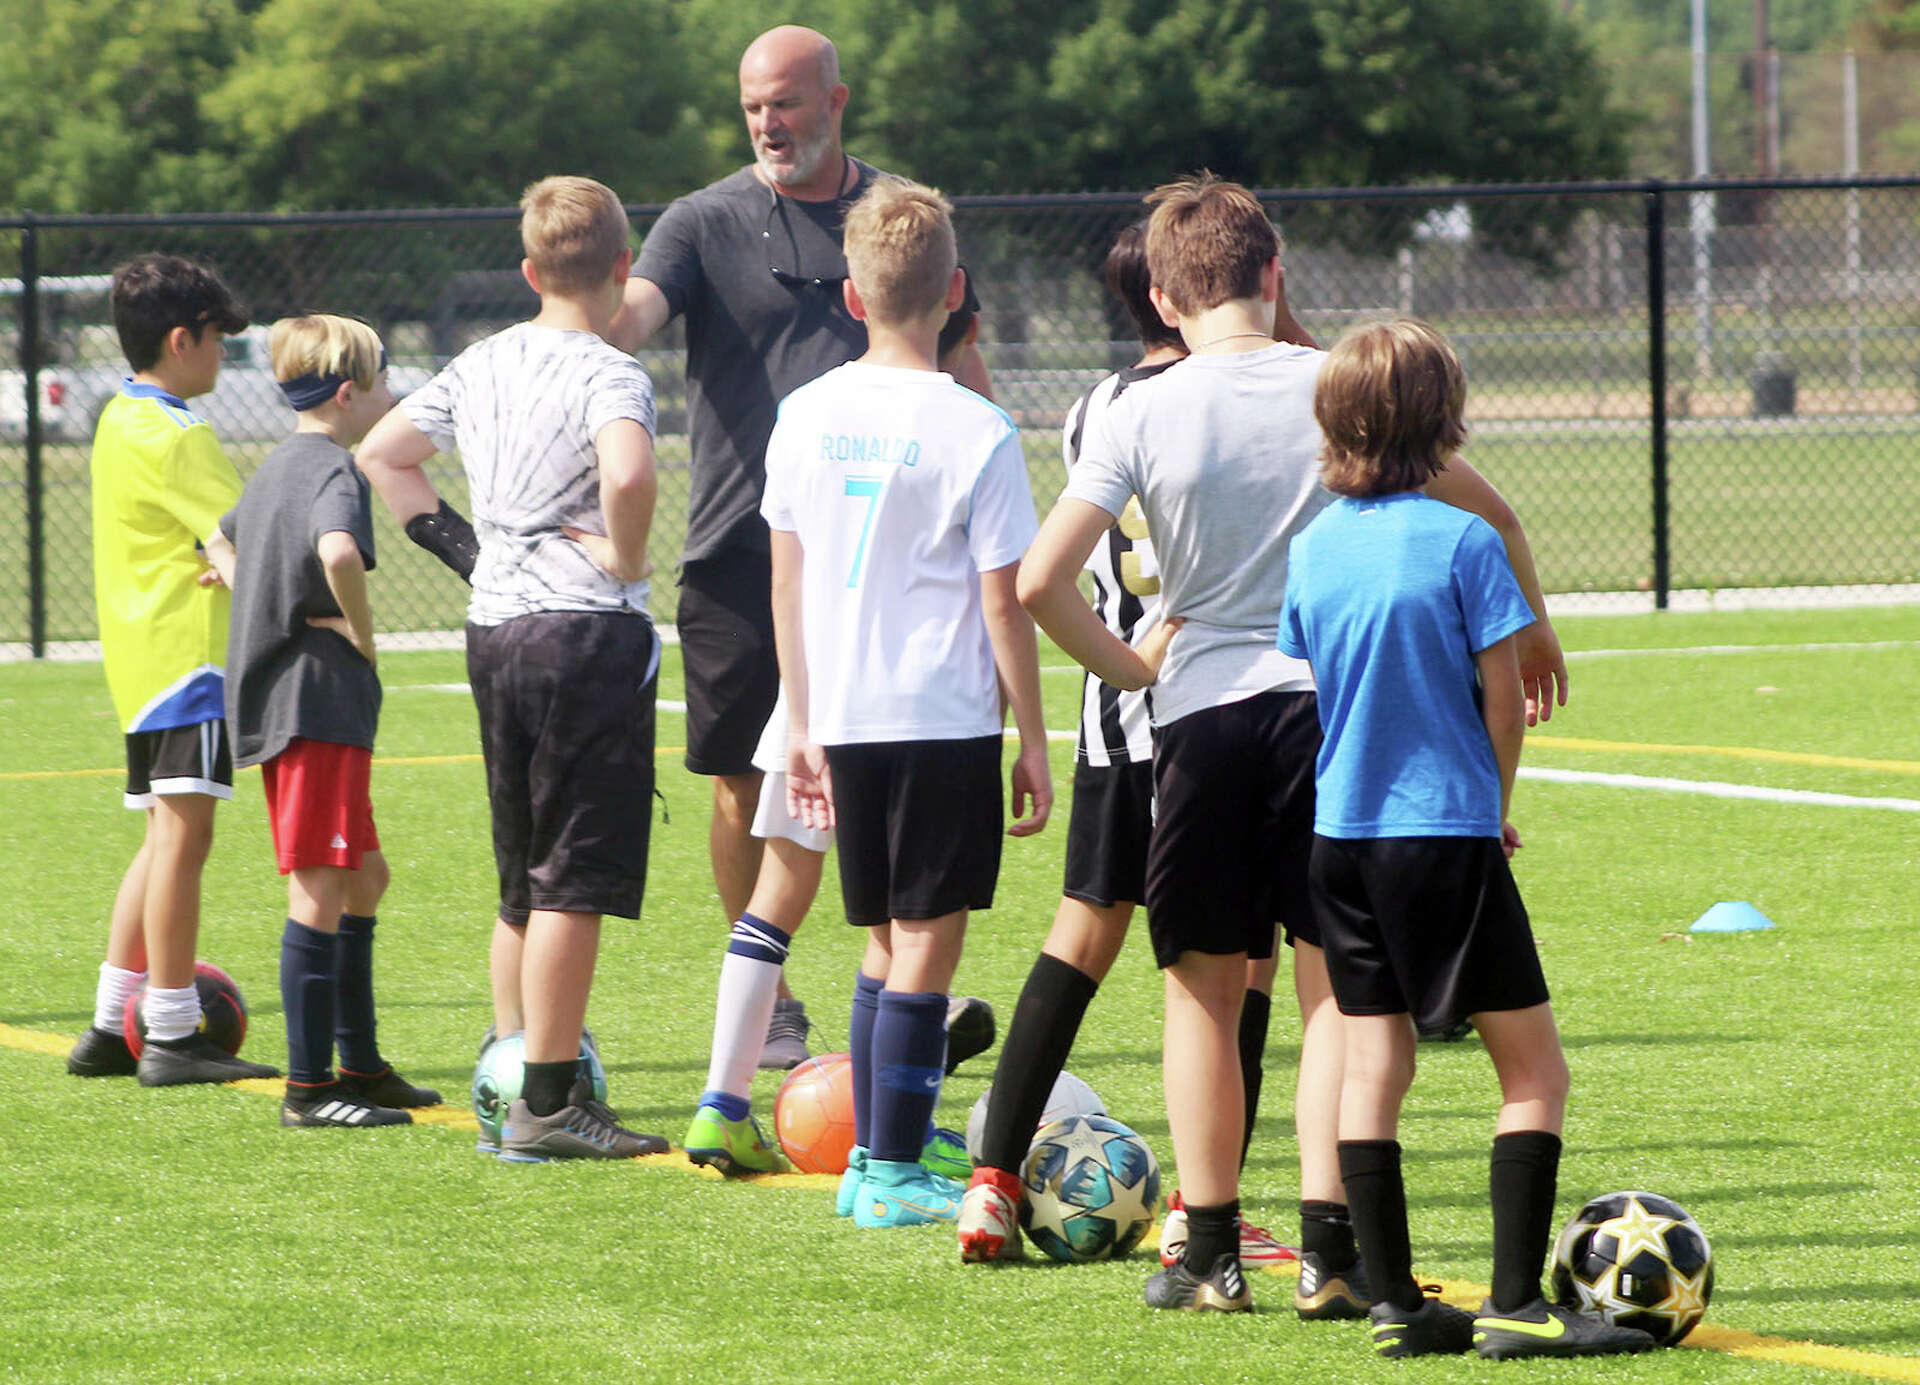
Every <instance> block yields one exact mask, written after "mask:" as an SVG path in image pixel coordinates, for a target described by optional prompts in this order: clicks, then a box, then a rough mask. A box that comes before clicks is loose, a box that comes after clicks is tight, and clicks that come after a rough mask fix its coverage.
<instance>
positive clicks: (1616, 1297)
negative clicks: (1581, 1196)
mask: <svg viewBox="0 0 1920 1385" xmlns="http://www.w3.org/2000/svg"><path fill="white" fill-rule="evenodd" d="M1553 1297H1554V1300H1555V1302H1558V1303H1562V1304H1565V1305H1566V1306H1567V1307H1569V1308H1577V1309H1578V1310H1580V1311H1581V1312H1583V1313H1591V1314H1593V1315H1594V1316H1595V1317H1598V1318H1602V1319H1604V1320H1605V1321H1607V1322H1610V1323H1613V1324H1615V1325H1617V1326H1620V1327H1637V1328H1639V1329H1640V1330H1641V1331H1642V1332H1647V1333H1651V1334H1652V1336H1653V1339H1654V1340H1655V1341H1656V1342H1658V1343H1659V1344H1660V1345H1661V1346H1672V1345H1674V1344H1675V1343H1676V1342H1678V1341H1680V1339H1681V1338H1683V1337H1685V1336H1686V1335H1687V1334H1688V1333H1689V1332H1691V1331H1693V1328H1694V1324H1696V1323H1698V1322H1699V1321H1700V1319H1701V1318H1702V1317H1704V1316H1705V1315H1706V1311H1707V1301H1708V1300H1709V1299H1711V1298H1712V1297H1713V1248H1712V1247H1711V1246H1710V1245H1708V1244H1707V1233H1706V1232H1704V1231H1702V1230H1701V1229H1700V1223H1698V1222H1696V1221H1695V1220H1694V1219H1693V1218H1692V1217H1690V1216H1688V1215H1687V1209H1686V1208H1684V1207H1682V1206H1681V1205H1680V1204H1679V1203H1677V1202H1674V1201H1672V1200H1671V1199H1669V1198H1664V1197H1660V1196H1659V1195H1658V1194H1655V1193H1608V1194H1606V1195H1605V1196H1604V1197H1597V1198H1595V1199H1594V1200H1593V1201H1591V1202H1589V1203H1588V1204H1587V1205H1586V1206H1585V1207H1582V1208H1581V1209H1580V1212H1579V1215H1577V1216H1576V1217H1574V1219H1573V1220H1572V1221H1570V1222H1568V1223H1567V1226H1566V1230H1564V1231H1562V1232H1561V1233H1560V1239H1559V1240H1558V1241H1557V1242H1556V1243H1555V1244H1554V1248H1553Z"/></svg>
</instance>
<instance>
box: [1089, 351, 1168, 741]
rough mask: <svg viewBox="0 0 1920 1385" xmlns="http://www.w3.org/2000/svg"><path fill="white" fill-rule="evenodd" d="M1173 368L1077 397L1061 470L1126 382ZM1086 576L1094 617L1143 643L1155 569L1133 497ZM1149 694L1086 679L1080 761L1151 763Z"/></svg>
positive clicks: (1148, 371)
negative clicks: (1091, 587)
mask: <svg viewBox="0 0 1920 1385" xmlns="http://www.w3.org/2000/svg"><path fill="white" fill-rule="evenodd" d="M1177 364H1179V363H1178V362H1177V361H1168V362H1164V363H1162V364H1160V365H1150V366H1129V367H1128V368H1127V369H1125V370H1122V371H1118V372H1116V373H1115V374H1112V375H1109V376H1108V377H1107V378H1106V379H1104V380H1102V381H1101V382H1100V383H1099V384H1097V385H1095V386H1094V387H1093V388H1092V389H1090V390H1088V391H1087V392H1086V393H1085V394H1083V395H1081V396H1080V398H1079V399H1078V400H1076V401H1075V402H1074V405H1073V407H1072V408H1071V409H1069V410H1068V411H1067V421H1066V423H1065V425H1064V426H1063V427H1062V428H1061V431H1060V452H1061V455H1062V456H1064V457H1065V458H1066V462H1067V466H1068V467H1069V468H1071V467H1072V466H1073V464H1074V462H1075V460H1076V459H1077V458H1078V457H1079V456H1080V444H1081V441H1082V439H1084V438H1085V437H1086V436H1087V433H1088V431H1089V429H1091V428H1092V427H1094V426H1096V425H1097V424H1098V422H1099V419H1100V416H1101V414H1102V413H1104V412H1105V410H1106V409H1107V408H1108V406H1109V405H1111V404H1112V403H1113V401H1114V400H1115V399H1117V398H1119V397H1120V395H1121V394H1123V393H1124V392H1125V391H1126V389H1127V387H1128V386H1129V385H1137V384H1139V383H1140V381H1142V380H1150V379H1152V378H1153V377H1154V376H1156V375H1158V374H1160V373H1161V372H1162V371H1164V370H1165V369H1167V367H1168V366H1169V365H1177ZM1087 572H1088V573H1090V574H1091V575H1092V577H1093V609H1094V613H1095V614H1096V615H1098V616H1099V617H1100V619H1101V620H1102V621H1103V622H1104V623H1105V624H1106V627H1107V628H1108V629H1109V630H1111V631H1113V633H1114V634H1116V635H1118V636H1119V637H1120V638H1121V639H1123V640H1125V641H1126V642H1127V643H1128V644H1136V643H1138V642H1139V641H1140V640H1141V639H1144V638H1145V637H1146V633H1147V632H1148V631H1149V630H1151V629H1152V628H1153V625H1154V622H1155V620H1157V619H1158V618H1159V614H1160V569H1159V567H1158V565H1157V564H1156V563H1155V561H1154V555H1153V543H1152V541H1151V540H1149V539H1148V538H1147V523H1146V517H1145V516H1144V515H1143V514H1142V513H1141V511H1140V500H1139V497H1137V496H1136V497H1134V498H1132V499H1130V500H1128V501H1127V508H1126V512H1125V513H1124V514H1123V515H1121V517H1120V521H1119V523H1117V524H1115V525H1114V526H1113V527H1112V528H1111V529H1109V530H1107V532H1106V533H1105V534H1104V535H1103V536H1102V537H1101V539H1100V542H1099V543H1097V544H1095V545H1094V548H1093V552H1092V553H1091V554H1090V555H1089V556H1088V558H1087ZM1152 697H1153V690H1152V689H1151V688H1143V689H1141V690H1140V691H1138V692H1121V691H1120V690H1119V689H1118V688H1114V687H1110V686H1109V685H1107V684H1106V683H1103V682H1101V681H1100V680H1099V679H1098V678H1095V677H1094V676H1093V675H1092V674H1090V673H1089V674H1087V675H1086V679H1085V682H1084V684H1083V685H1082V687H1081V691H1080V750H1079V755H1080V759H1081V760H1082V762H1084V763H1086V764H1089V765H1124V764H1130V763H1134V762H1145V761H1148V760H1151V759H1152V758H1153V732H1152V719H1151V716H1150V714H1149V713H1150V708H1151V706H1152V701H1151V699H1152Z"/></svg>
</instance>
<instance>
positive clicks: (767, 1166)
mask: <svg viewBox="0 0 1920 1385" xmlns="http://www.w3.org/2000/svg"><path fill="white" fill-rule="evenodd" d="M681 1143H682V1144H684V1145H685V1146H686V1150H687V1158H689V1159H691V1160H693V1162H694V1163H696V1164H704V1165H706V1166H707V1167H708V1168H712V1169H718V1170H719V1171H720V1172H721V1173H723V1174H727V1175H729V1176H731V1177H736V1178H737V1177H740V1176H741V1175H744V1174H750V1173H779V1172H780V1171H781V1170H782V1169H784V1168H786V1166H787V1161H786V1160H784V1159H782V1158H781V1157H780V1154H779V1151H777V1150H774V1149H769V1148H768V1147H767V1141H766V1137H765V1136H764V1135H762V1134H761V1133H760V1124H759V1122H758V1121H756V1120H754V1118H753V1117H752V1116H742V1117H741V1118H740V1119H739V1120H737V1121H735V1120H728V1119H727V1118H726V1117H725V1116H724V1115H722V1114H721V1113H720V1108H719V1107H718V1106H702V1107H701V1108H700V1109H699V1110H697V1111H695V1112H694V1113H693V1124H692V1125H689V1126H688V1127H687V1138H686V1139H685V1140H683V1141H682V1142H681Z"/></svg>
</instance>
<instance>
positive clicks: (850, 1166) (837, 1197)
mask: <svg viewBox="0 0 1920 1385" xmlns="http://www.w3.org/2000/svg"><path fill="white" fill-rule="evenodd" d="M866 1176H867V1147H866V1146H865V1145H855V1146H854V1147H853V1148H852V1149H850V1150H848V1151H847V1171H846V1172H845V1173H843V1174H841V1175H840V1186H839V1187H838V1188H837V1189H835V1190H834V1194H833V1214H834V1215H835V1216H836V1217H850V1216H852V1215H853V1208H854V1204H855V1203H856V1202H858V1201H859V1198H860V1180H861V1179H863V1178H865V1177H866Z"/></svg>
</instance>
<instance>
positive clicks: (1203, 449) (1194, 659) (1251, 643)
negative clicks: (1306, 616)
mask: <svg viewBox="0 0 1920 1385" xmlns="http://www.w3.org/2000/svg"><path fill="white" fill-rule="evenodd" d="M1325 359H1326V356H1325V353H1323V352H1320V351H1313V350H1309V349H1308V348H1306V347H1301V346H1289V345H1286V344H1284V343H1282V344H1276V345H1274V346H1270V347H1266V348H1264V349H1262V350H1259V351H1249V352H1246V353H1244V354H1237V355H1226V356H1204V355H1203V356H1190V357H1188V358H1187V359H1186V360H1184V361H1182V362H1180V363H1179V364H1178V365H1175V366H1173V367H1172V368H1171V369H1169V370H1167V371H1166V372H1165V373H1164V374H1161V375H1158V376H1155V377H1154V378H1153V379H1151V380H1143V381H1141V382H1140V383H1139V384H1137V385H1134V386H1133V387H1132V388H1131V389H1129V390H1128V391H1127V392H1126V393H1125V394H1123V395H1121V396H1120V397H1119V398H1118V399H1116V400H1114V401H1113V403H1112V405H1111V406H1110V407H1109V408H1108V409H1107V410H1106V412H1105V414H1104V415H1103V416H1102V418H1101V419H1100V421H1099V423H1098V426H1097V427H1095V428H1093V429H1090V430H1088V433H1087V435H1086V436H1085V437H1084V438H1083V440H1082V443H1081V453H1080V460H1079V461H1078V462H1076V463H1075V464H1074V468H1073V471H1072V472H1071V473H1070V474H1069V475H1068V478H1067V488H1066V491H1065V494H1066V495H1068V496H1070V497H1072V498H1074V499H1076V500H1084V501H1086V502H1088V503H1089V504H1092V505H1098V506H1099V507H1100V508H1101V509H1103V510H1105V511H1107V513H1109V514H1111V515H1113V516H1114V517H1115V518H1116V519H1117V518H1118V517H1119V515H1120V512H1121V511H1122V510H1123V509H1125V508H1126V504H1127V497H1128V496H1130V495H1138V496H1139V497H1140V505H1141V508H1142V509H1143V510H1144V511H1145V512H1146V516H1147V532H1148V534H1149V535H1150V536H1151V538H1152V540H1153V549H1154V552H1155V553H1156V554H1157V555H1158V556H1159V560H1160V602H1161V610H1162V611H1163V612H1165V613H1166V614H1167V615H1169V616H1184V617H1185V618H1186V622H1187V623H1186V625H1185V626H1184V627H1183V628H1182V629H1181V631H1180V633H1179V634H1177V635H1175V636H1174V639H1173V644H1172V646H1171V647H1170V648H1169V649H1168V651H1167V660H1166V663H1165V664H1164V665H1163V666H1162V667H1161V670H1160V678H1159V681H1158V682H1156V683H1155V684H1154V692H1153V720H1154V724H1155V725H1156V726H1166V725H1168V724H1169V723H1171V722H1175V721H1178V720H1179V719H1180V718H1181V717H1183V716H1186V715H1187V714H1189V713H1191V712H1197V711H1200V710H1201V709H1203V708H1206V707H1217V706H1221V705H1223V704H1225V703H1229V702H1238V701H1240V700H1242V699H1243V698H1248V697H1252V696H1254V695H1255V694H1257V693H1262V692H1268V691H1272V690H1299V691H1307V692H1311V691H1312V690H1313V672H1312V670H1311V669H1309V668H1308V667H1307V665H1306V663H1305V661H1303V660H1300V659H1293V658H1289V657H1288V656H1287V655H1285V654H1282V653H1281V652H1280V651H1279V650H1278V649H1276V648H1274V636H1275V632H1276V629H1277V627H1278V624H1279V619H1280V605H1281V602H1282V601H1283V600H1284V599H1285V597H1286V593H1287V545H1288V543H1289V542H1290V541H1291V540H1292V538H1293V536H1294V535H1295V534H1297V533H1298V532H1299V531H1300V530H1301V529H1303V528H1305V527H1306V524H1307V521H1309V520H1311V519H1312V518H1313V517H1314V516H1315V515H1316V514H1318V513H1319V512H1320V511H1321V510H1322V509H1324V508H1325V507H1326V505H1327V504H1328V502H1330V501H1331V500H1332V499H1333V496H1332V495H1331V493H1329V492H1328V491H1327V490H1326V489H1324V488H1323V487H1322V486H1321V485H1320V467H1319V453H1320V426H1319V425H1318V424H1317V423H1315V422H1314V419H1313V386H1314V382H1315V381H1316V380H1317V379H1318V378H1319V375H1320V366H1321V363H1322V362H1323V361H1324V360H1325Z"/></svg>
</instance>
